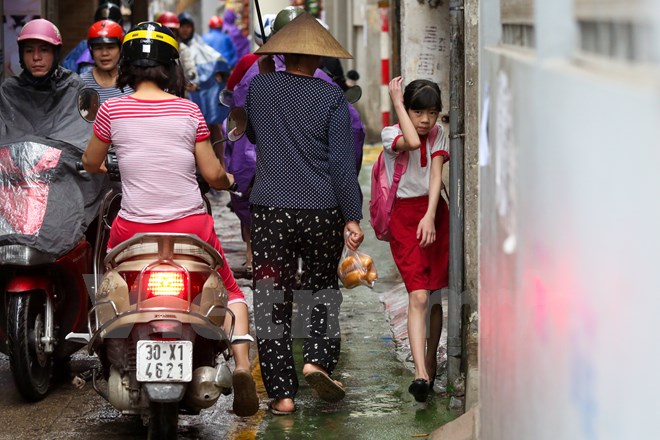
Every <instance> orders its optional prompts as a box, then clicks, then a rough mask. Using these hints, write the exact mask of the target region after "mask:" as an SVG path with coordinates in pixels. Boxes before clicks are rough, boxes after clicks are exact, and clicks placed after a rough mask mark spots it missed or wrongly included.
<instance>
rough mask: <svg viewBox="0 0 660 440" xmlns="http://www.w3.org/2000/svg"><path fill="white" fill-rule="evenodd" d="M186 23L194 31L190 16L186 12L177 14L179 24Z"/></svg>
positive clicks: (193, 22) (193, 21) (193, 23)
mask: <svg viewBox="0 0 660 440" xmlns="http://www.w3.org/2000/svg"><path fill="white" fill-rule="evenodd" d="M184 23H187V24H189V25H190V26H192V27H193V29H195V20H193V17H192V15H190V14H189V13H187V12H182V13H180V14H179V24H180V25H181V24H184Z"/></svg>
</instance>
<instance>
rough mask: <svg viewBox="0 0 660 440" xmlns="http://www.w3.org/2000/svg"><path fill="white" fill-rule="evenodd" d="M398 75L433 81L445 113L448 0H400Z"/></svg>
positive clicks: (409, 79)
mask: <svg viewBox="0 0 660 440" xmlns="http://www.w3.org/2000/svg"><path fill="white" fill-rule="evenodd" d="M401 76H403V82H404V85H405V84H408V83H410V82H411V81H413V80H415V79H428V80H431V81H435V82H437V83H438V84H439V85H440V91H441V92H442V103H443V112H442V113H443V114H449V0H440V1H420V0H401ZM393 117H394V115H393ZM445 131H446V132H447V133H448V132H449V127H448V125H446V126H445Z"/></svg>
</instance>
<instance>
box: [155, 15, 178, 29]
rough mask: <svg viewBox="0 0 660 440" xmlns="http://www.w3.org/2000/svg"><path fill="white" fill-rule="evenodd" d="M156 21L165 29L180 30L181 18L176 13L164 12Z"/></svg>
mask: <svg viewBox="0 0 660 440" xmlns="http://www.w3.org/2000/svg"><path fill="white" fill-rule="evenodd" d="M156 21H157V22H158V23H160V24H162V25H163V26H165V27H168V28H174V29H179V17H177V16H176V14H175V13H174V12H163V13H162V14H160V15H159V16H158V18H157V19H156Z"/></svg>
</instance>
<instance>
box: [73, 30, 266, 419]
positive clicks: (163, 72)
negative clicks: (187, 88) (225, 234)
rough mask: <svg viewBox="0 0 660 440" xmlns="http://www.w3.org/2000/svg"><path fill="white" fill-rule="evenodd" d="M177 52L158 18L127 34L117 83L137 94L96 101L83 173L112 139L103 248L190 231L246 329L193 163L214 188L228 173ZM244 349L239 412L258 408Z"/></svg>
mask: <svg viewBox="0 0 660 440" xmlns="http://www.w3.org/2000/svg"><path fill="white" fill-rule="evenodd" d="M178 57H179V53H178V44H177V42H176V39H175V37H174V34H173V33H172V32H171V31H170V30H169V29H168V28H167V27H165V26H163V25H161V24H159V23H156V22H143V23H140V24H139V25H137V26H136V27H135V28H133V30H132V31H131V32H129V33H128V34H127V35H126V37H125V38H124V43H123V45H122V56H121V61H120V72H121V73H120V75H119V78H118V80H117V86H118V87H125V86H130V87H132V88H133V89H134V90H135V93H133V94H131V95H129V96H126V97H121V98H112V99H109V100H107V101H105V102H104V103H103V104H102V105H101V108H100V110H99V112H98V115H97V118H96V120H95V122H94V134H93V135H92V138H91V139H90V141H89V144H88V145H87V149H86V150H85V153H84V155H83V164H84V166H85V170H87V171H88V172H91V173H98V172H105V171H106V169H105V165H104V160H105V157H106V154H107V152H108V148H109V146H110V143H112V144H113V145H114V147H115V149H116V153H117V160H118V162H119V170H120V173H121V176H122V193H123V194H122V202H121V210H120V211H119V214H118V215H117V218H116V219H115V221H114V223H113V225H112V229H111V232H110V240H109V243H108V247H109V248H112V247H114V246H117V245H118V244H120V243H121V242H123V241H126V240H128V239H129V238H131V237H132V236H133V235H135V234H138V233H146V232H166V233H186V234H196V235H197V236H198V237H199V238H201V239H202V240H204V241H206V242H207V243H209V244H210V245H211V246H213V247H214V248H215V249H216V250H217V251H218V252H219V253H220V255H222V257H223V260H225V264H224V265H223V267H222V268H221V269H220V270H219V273H220V275H221V277H222V279H223V281H224V284H225V287H226V289H227V291H228V292H229V305H228V307H229V309H230V310H231V311H232V312H233V313H234V315H235V316H236V323H235V330H234V331H235V333H236V334H247V333H248V310H247V304H246V302H245V297H244V296H243V293H242V292H241V290H240V288H239V287H238V285H237V284H236V280H235V279H234V277H233V275H232V273H231V270H230V269H229V265H228V264H227V263H226V259H225V258H224V252H223V250H222V247H221V245H220V242H219V240H218V237H217V235H216V233H215V230H214V227H213V218H212V217H211V216H210V215H209V214H207V212H206V209H205V207H204V203H203V200H202V196H201V193H200V190H199V186H198V184H197V181H196V179H195V168H196V167H198V168H199V171H200V172H201V174H202V176H203V177H204V179H205V180H206V181H207V182H208V183H209V184H210V185H211V186H212V187H213V188H216V189H227V188H229V187H231V186H232V184H233V176H231V175H230V174H227V173H226V172H225V170H224V168H223V167H222V165H221V164H220V161H219V160H218V158H217V157H216V156H215V154H214V153H213V149H212V148H211V144H210V142H209V130H208V127H207V125H206V123H205V122H204V117H203V116H202V114H201V112H200V110H199V108H198V107H197V105H196V104H194V103H193V102H191V101H189V100H187V99H184V98H181V97H180V96H181V95H182V94H183V90H184V82H185V79H184V75H183V71H182V70H181V67H180V66H179V64H178V63H177V58H178ZM164 198H166V199H167V203H163V199H164ZM248 348H249V347H248V344H237V345H234V347H233V351H234V358H235V362H236V369H235V370H234V377H233V381H234V404H233V409H234V412H235V413H236V414H237V415H238V416H242V417H244V416H250V415H253V414H255V413H256V412H257V410H258V409H259V399H258V396H257V392H256V386H255V383H254V380H253V379H252V375H251V374H250V362H249V356H248Z"/></svg>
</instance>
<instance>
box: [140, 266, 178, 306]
mask: <svg viewBox="0 0 660 440" xmlns="http://www.w3.org/2000/svg"><path fill="white" fill-rule="evenodd" d="M142 280H143V286H145V288H146V294H147V295H146V296H147V298H153V297H156V296H169V297H173V296H176V297H179V298H181V299H187V296H188V277H187V276H186V273H185V272H164V271H162V272H161V271H151V272H144V273H143V274H142Z"/></svg>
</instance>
